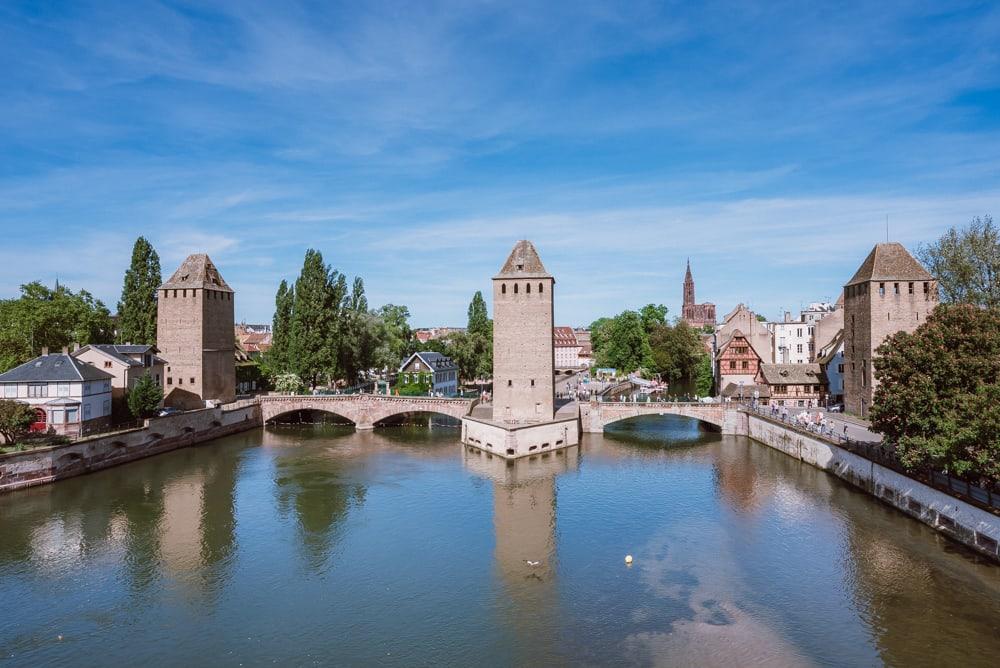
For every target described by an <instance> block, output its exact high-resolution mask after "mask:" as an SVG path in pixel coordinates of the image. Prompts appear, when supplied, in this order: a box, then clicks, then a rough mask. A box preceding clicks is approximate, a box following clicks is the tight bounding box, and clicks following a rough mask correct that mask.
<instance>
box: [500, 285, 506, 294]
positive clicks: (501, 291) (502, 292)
mask: <svg viewBox="0 0 1000 668" xmlns="http://www.w3.org/2000/svg"><path fill="white" fill-rule="evenodd" d="M500 294H502V295H505V294H507V284H506V283H501V284H500Z"/></svg>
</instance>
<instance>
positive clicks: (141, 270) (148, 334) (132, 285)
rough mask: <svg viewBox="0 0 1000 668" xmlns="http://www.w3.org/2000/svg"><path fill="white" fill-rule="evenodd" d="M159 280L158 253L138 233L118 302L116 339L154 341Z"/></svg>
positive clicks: (141, 341)
mask: <svg viewBox="0 0 1000 668" xmlns="http://www.w3.org/2000/svg"><path fill="white" fill-rule="evenodd" d="M162 282H163V281H162V279H161V277H160V256H159V255H157V254H156V250H155V249H154V248H153V246H152V245H151V244H150V243H149V242H148V241H146V239H145V237H139V238H138V239H136V240H135V245H134V246H133V247H132V264H131V265H130V266H129V268H128V271H126V272H125V281H124V285H123V286H122V297H121V301H119V302H118V342H119V343H145V344H149V345H154V344H155V343H156V289H157V288H158V287H160V284H161V283H162Z"/></svg>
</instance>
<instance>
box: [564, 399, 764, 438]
mask: <svg viewBox="0 0 1000 668" xmlns="http://www.w3.org/2000/svg"><path fill="white" fill-rule="evenodd" d="M643 415H677V416H680V417H686V418H691V419H694V420H698V421H700V422H703V423H705V424H709V425H712V426H713V427H715V428H717V429H721V430H722V431H723V432H725V433H745V429H743V430H741V429H740V427H739V425H740V420H739V416H740V413H739V410H738V409H735V408H729V407H727V406H725V405H724V404H697V403H679V402H678V403H666V402H663V403H659V402H651V403H633V402H610V401H605V402H593V403H589V404H581V406H580V420H581V423H582V425H583V429H584V431H587V432H590V433H601V432H603V431H604V428H605V427H606V426H608V425H609V424H614V423H616V422H621V421H623V420H628V419H631V418H635V417H639V416H643Z"/></svg>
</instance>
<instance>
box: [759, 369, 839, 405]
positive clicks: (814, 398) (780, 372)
mask: <svg viewBox="0 0 1000 668" xmlns="http://www.w3.org/2000/svg"><path fill="white" fill-rule="evenodd" d="M757 383H758V384H760V385H766V386H767V387H768V390H769V395H770V398H769V403H770V404H772V405H775V404H776V405H778V406H788V407H794V408H816V407H818V406H823V405H825V404H826V377H825V376H824V375H823V369H822V367H821V366H820V365H819V364H762V365H761V367H760V371H759V372H758V374H757Z"/></svg>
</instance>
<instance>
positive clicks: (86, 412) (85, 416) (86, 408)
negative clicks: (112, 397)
mask: <svg viewBox="0 0 1000 668" xmlns="http://www.w3.org/2000/svg"><path fill="white" fill-rule="evenodd" d="M107 403H111V402H107ZM90 412H91V411H90V404H84V405H83V419H84V421H87V420H89V419H90Z"/></svg>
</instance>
